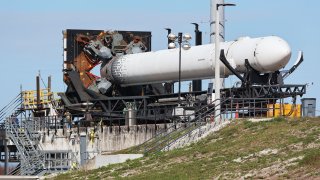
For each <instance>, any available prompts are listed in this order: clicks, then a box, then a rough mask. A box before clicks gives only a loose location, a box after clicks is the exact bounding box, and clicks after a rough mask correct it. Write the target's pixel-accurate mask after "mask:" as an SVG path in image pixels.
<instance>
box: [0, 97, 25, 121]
mask: <svg viewBox="0 0 320 180" xmlns="http://www.w3.org/2000/svg"><path fill="white" fill-rule="evenodd" d="M21 104H22V100H21V93H19V94H18V95H17V96H16V97H15V98H13V99H12V100H11V101H10V102H9V103H8V104H7V105H5V106H4V107H3V108H2V109H1V110H0V123H3V122H4V120H5V118H6V117H8V116H10V115H15V116H16V115H18V114H14V113H15V111H17V110H18V109H19V107H21Z"/></svg>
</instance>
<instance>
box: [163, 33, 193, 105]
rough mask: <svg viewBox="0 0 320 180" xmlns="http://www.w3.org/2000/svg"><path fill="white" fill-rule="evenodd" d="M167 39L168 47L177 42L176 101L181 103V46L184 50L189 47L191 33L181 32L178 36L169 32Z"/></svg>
mask: <svg viewBox="0 0 320 180" xmlns="http://www.w3.org/2000/svg"><path fill="white" fill-rule="evenodd" d="M168 39H169V40H170V41H171V43H169V44H168V48H169V49H173V48H176V40H177V43H178V44H179V89H178V103H179V105H181V48H183V49H184V50H188V49H190V48H191V45H190V43H189V40H190V39H191V35H190V34H189V33H185V34H182V32H179V33H178V36H176V35H174V34H172V33H170V34H169V35H168Z"/></svg>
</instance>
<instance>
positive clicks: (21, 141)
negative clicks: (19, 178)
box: [5, 117, 45, 175]
mask: <svg viewBox="0 0 320 180" xmlns="http://www.w3.org/2000/svg"><path fill="white" fill-rule="evenodd" d="M16 120H17V118H16V117H15V118H7V120H6V121H5V127H6V131H7V135H8V137H9V138H10V139H11V140H12V141H13V143H14V144H15V145H16V147H17V149H18V151H19V155H20V160H21V168H20V173H21V174H22V175H37V174H38V173H41V172H42V171H44V170H45V169H44V167H43V164H44V163H43V161H42V159H43V153H42V148H41V146H40V144H39V143H36V142H34V141H32V140H35V139H36V138H37V133H36V132H35V131H33V129H35V127H33V124H31V123H30V122H28V121H30V119H28V120H24V121H21V120H20V121H16Z"/></svg>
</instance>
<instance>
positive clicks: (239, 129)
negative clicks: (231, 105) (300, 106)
mask: <svg viewBox="0 0 320 180" xmlns="http://www.w3.org/2000/svg"><path fill="white" fill-rule="evenodd" d="M319 149H320V119H318V118H314V119H289V120H287V119H284V118H276V119H273V120H272V121H264V122H250V121H245V120H239V121H234V122H232V123H231V124H230V125H229V126H227V127H226V128H224V129H222V130H220V131H219V132H217V133H215V134H212V135H209V136H208V137H206V138H204V139H203V140H201V141H199V142H197V143H193V144H191V145H190V146H187V147H185V148H181V149H176V150H173V151H170V152H161V153H157V154H154V155H149V156H146V157H143V158H140V159H136V160H130V161H127V162H125V163H122V164H115V165H109V166H106V167H102V168H99V169H95V170H90V171H86V170H79V171H70V172H68V173H65V174H61V175H59V176H57V177H55V178H54V179H110V178H115V179H122V178H124V179H213V178H217V179H234V178H241V177H243V178H245V179H247V178H248V179H258V178H273V179H292V178H293V179H296V178H302V179H308V178H320V150H319Z"/></svg>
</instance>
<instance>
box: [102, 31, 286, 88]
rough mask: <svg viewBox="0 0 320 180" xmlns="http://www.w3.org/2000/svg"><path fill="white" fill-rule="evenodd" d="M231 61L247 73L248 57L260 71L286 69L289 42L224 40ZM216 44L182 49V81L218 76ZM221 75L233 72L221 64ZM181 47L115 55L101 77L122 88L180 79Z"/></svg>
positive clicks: (240, 70) (259, 39)
mask: <svg viewBox="0 0 320 180" xmlns="http://www.w3.org/2000/svg"><path fill="white" fill-rule="evenodd" d="M220 48H221V49H223V50H224V52H225V56H226V58H227V60H228V62H229V64H230V65H231V66H232V67H233V68H234V69H235V70H236V71H237V72H238V73H245V72H246V67H245V60H246V59H247V60H248V62H249V64H250V66H251V67H252V68H253V69H255V70H256V71H258V72H260V73H262V74H263V73H271V72H275V71H278V70H280V69H282V68H284V67H285V66H286V65H287V63H288V62H289V59H290V57H291V49H290V46H289V45H288V43H287V42H286V41H285V40H283V39H282V38H280V37H277V36H267V37H260V38H249V37H242V38H239V39H237V40H235V41H229V42H222V43H220ZM214 53H215V52H214V44H207V45H201V46H193V47H191V48H190V49H189V50H184V49H182V52H181V80H194V79H209V78H214V74H215V70H214V69H215V63H214ZM220 72H221V74H220V75H221V77H228V76H229V75H232V74H233V73H232V72H231V71H230V70H229V69H228V68H227V67H226V66H225V65H224V64H223V63H220ZM178 73H179V49H178V48H176V49H166V50H160V51H154V52H146V53H138V54H128V55H121V56H117V57H114V58H113V59H112V60H111V61H110V62H109V63H108V64H106V65H105V66H104V67H102V69H101V77H103V78H106V79H108V80H109V81H111V82H112V83H116V84H118V85H120V86H122V87H125V86H132V85H144V84H154V83H163V82H174V81H178V78H179V77H178Z"/></svg>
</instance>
